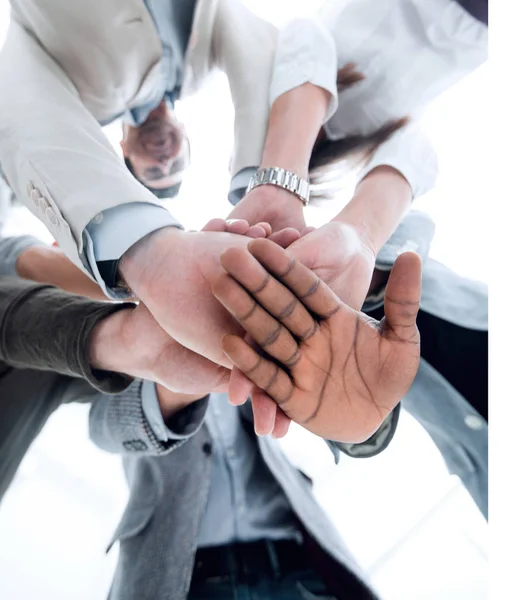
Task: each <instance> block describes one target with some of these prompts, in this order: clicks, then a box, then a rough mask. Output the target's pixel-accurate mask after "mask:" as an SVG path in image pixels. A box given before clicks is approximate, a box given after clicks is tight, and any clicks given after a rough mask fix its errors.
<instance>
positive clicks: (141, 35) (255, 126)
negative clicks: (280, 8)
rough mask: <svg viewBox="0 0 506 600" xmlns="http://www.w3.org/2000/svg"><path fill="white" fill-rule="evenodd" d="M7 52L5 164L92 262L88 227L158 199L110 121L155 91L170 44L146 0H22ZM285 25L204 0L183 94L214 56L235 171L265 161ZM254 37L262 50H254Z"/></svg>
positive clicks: (0, 69)
mask: <svg viewBox="0 0 506 600" xmlns="http://www.w3.org/2000/svg"><path fill="white" fill-rule="evenodd" d="M11 5H12V18H11V23H10V27H9V31H8V35H7V40H6V43H5V46H4V48H3V49H2V51H1V53H0V85H1V90H2V93H1V94H0V164H1V165H2V168H3V170H4V171H5V173H6V175H7V177H8V179H9V182H10V183H11V185H12V187H13V189H14V191H15V193H16V195H17V197H18V198H19V199H20V200H21V201H22V202H23V203H24V204H26V206H27V207H28V208H29V209H30V211H31V212H33V213H34V214H35V215H36V216H37V217H38V218H39V219H41V220H42V221H43V222H44V224H45V225H46V226H47V227H48V229H49V230H50V232H51V233H52V235H53V236H54V238H55V239H56V240H57V242H58V243H59V244H60V246H61V247H62V249H63V250H64V251H65V253H66V254H67V255H68V256H69V257H70V258H71V259H72V260H73V262H75V263H76V264H77V265H78V266H80V267H82V266H83V262H82V260H81V256H82V253H83V230H84V228H85V227H86V226H87V224H88V223H89V222H90V221H91V219H93V217H95V216H96V215H97V214H98V213H100V212H102V211H104V210H106V209H108V208H112V207H114V206H117V205H120V204H125V203H129V202H146V203H151V204H157V203H158V202H157V200H156V198H155V197H154V196H153V195H152V194H151V193H150V192H148V191H147V190H146V189H145V188H144V187H143V186H142V185H141V184H139V183H138V182H137V181H136V180H135V179H134V178H133V177H132V176H131V175H130V174H129V173H128V171H127V169H126V168H125V166H124V164H123V161H122V160H121V158H120V157H119V156H118V155H117V154H116V152H115V151H114V150H113V148H112V147H111V145H110V144H109V142H108V140H107V138H106V137H105V135H104V134H103V133H102V130H101V128H100V125H99V121H106V120H108V119H111V118H113V117H115V116H117V115H119V114H121V113H122V112H123V111H124V110H125V109H126V108H130V107H133V106H135V105H139V104H141V103H142V102H143V99H144V98H146V97H147V95H148V94H149V91H150V89H151V86H153V85H154V81H155V80H156V77H157V70H158V69H159V68H160V58H161V53H162V48H161V44H160V41H159V38H158V34H157V31H156V28H155V25H154V23H153V21H152V19H151V16H150V14H149V12H148V11H147V9H146V7H145V5H144V2H143V1H142V0H86V2H83V1H82V0H65V2H62V0H44V2H43V3H41V2H40V1H39V0H12V1H11ZM276 42H277V31H276V29H275V28H274V27H273V26H272V25H270V24H268V23H266V22H265V21H263V20H261V19H259V18H257V17H256V16H254V15H253V14H252V13H251V12H249V11H248V10H247V9H246V8H245V7H244V6H243V5H242V4H241V3H240V1H239V0H198V2H197V6H196V10H195V16H194V23H193V27H192V33H191V37H190V42H189V47H188V51H187V56H186V63H187V64H186V77H185V82H184V86H183V96H184V95H188V94H190V93H194V92H195V91H198V89H199V88H200V86H201V84H202V82H203V81H204V80H205V79H206V77H207V76H208V75H209V73H210V72H211V71H212V70H213V69H214V68H215V67H216V68H221V69H223V70H224V71H225V72H226V74H227V76H228V78H229V82H230V88H231V93H232V97H233V101H234V106H235V109H236V117H235V151H234V157H233V161H232V171H233V173H236V172H238V171H239V170H241V169H242V168H243V167H247V166H256V165H258V164H259V162H260V158H261V153H262V149H263V143H264V138H265V131H266V126H267V120H268V115H269V85H270V79H271V71H272V63H273V59H274V54H275V49H276ZM252 49H254V52H252Z"/></svg>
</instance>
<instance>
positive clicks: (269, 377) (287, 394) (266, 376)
mask: <svg viewBox="0 0 506 600" xmlns="http://www.w3.org/2000/svg"><path fill="white" fill-rule="evenodd" d="M221 345H222V349H223V352H224V353H225V354H226V355H227V356H228V357H229V359H230V360H231V361H232V363H233V364H234V365H235V366H236V367H237V368H238V369H239V370H240V371H241V372H242V373H244V375H246V377H247V378H248V379H249V380H250V381H252V382H253V383H254V384H255V385H256V386H257V387H259V388H260V389H261V390H263V391H264V392H265V393H266V394H268V395H269V396H270V397H271V398H272V399H273V400H274V401H275V402H276V404H278V405H279V406H283V404H285V403H286V402H288V401H289V400H290V398H291V395H292V392H293V384H292V381H291V379H290V378H289V377H288V375H287V374H286V373H285V372H284V371H283V370H282V369H281V368H279V367H278V366H277V365H276V364H275V363H273V362H271V361H269V360H267V359H265V358H264V357H263V356H260V354H258V353H257V352H256V351H255V350H254V349H253V348H252V347H251V346H249V345H248V344H247V343H246V342H245V341H244V340H243V339H242V338H240V337H238V336H236V335H225V336H223V339H222V341H221Z"/></svg>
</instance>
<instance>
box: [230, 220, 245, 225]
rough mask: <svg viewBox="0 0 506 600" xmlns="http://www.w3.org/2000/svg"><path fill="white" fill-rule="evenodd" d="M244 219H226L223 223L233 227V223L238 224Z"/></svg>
mask: <svg viewBox="0 0 506 600" xmlns="http://www.w3.org/2000/svg"><path fill="white" fill-rule="evenodd" d="M243 220H244V219H227V220H226V221H225V223H226V224H227V225H233V224H234V223H239V221H243Z"/></svg>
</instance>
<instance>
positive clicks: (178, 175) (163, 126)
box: [121, 103, 190, 189]
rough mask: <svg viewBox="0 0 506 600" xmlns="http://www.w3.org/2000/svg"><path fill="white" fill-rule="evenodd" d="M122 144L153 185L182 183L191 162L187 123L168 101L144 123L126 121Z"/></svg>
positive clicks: (141, 175)
mask: <svg viewBox="0 0 506 600" xmlns="http://www.w3.org/2000/svg"><path fill="white" fill-rule="evenodd" d="M121 148H122V149H123V155H124V156H125V158H128V159H129V161H130V164H131V166H132V168H133V170H134V171H135V176H136V177H137V179H138V180H139V181H140V182H141V183H143V184H144V185H146V186H147V187H149V188H152V189H163V188H169V187H171V186H173V185H177V184H178V183H180V182H181V180H182V178H183V172H184V171H185V169H186V168H187V167H188V165H189V162H190V146H189V142H188V138H187V137H186V133H185V130H184V127H183V125H182V124H181V123H179V122H178V121H177V120H176V118H175V116H174V114H173V113H172V112H171V111H170V110H169V109H168V107H167V106H166V105H165V103H162V104H160V106H158V108H156V109H155V110H154V111H152V112H151V113H150V114H149V116H148V118H147V119H146V121H145V122H144V123H143V124H142V125H141V126H140V127H133V126H130V125H124V127H123V140H122V142H121Z"/></svg>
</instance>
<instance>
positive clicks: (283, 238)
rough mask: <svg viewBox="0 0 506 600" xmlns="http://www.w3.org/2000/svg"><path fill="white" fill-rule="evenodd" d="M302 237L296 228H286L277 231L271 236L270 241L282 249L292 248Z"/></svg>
mask: <svg viewBox="0 0 506 600" xmlns="http://www.w3.org/2000/svg"><path fill="white" fill-rule="evenodd" d="M300 237H301V234H300V233H299V232H298V231H297V230H296V229H295V228H293V227H286V228H285V229H281V231H276V233H273V234H272V235H269V236H268V239H269V240H271V242H274V243H275V244H277V245H278V246H281V248H288V246H291V244H293V243H294V242H296V241H297V240H298V239H300Z"/></svg>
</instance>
